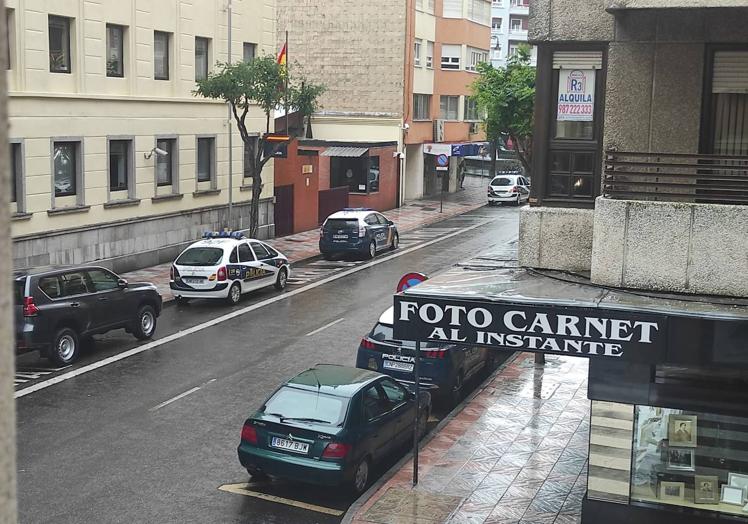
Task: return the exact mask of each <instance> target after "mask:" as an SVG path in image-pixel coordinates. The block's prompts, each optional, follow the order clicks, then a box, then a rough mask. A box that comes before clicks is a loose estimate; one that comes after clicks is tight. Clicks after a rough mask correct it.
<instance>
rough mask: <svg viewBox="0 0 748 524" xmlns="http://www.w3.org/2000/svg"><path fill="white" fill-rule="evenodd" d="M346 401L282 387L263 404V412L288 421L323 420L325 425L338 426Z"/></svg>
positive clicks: (341, 421) (344, 410) (313, 392)
mask: <svg viewBox="0 0 748 524" xmlns="http://www.w3.org/2000/svg"><path fill="white" fill-rule="evenodd" d="M348 400H349V399H348V398H345V397H336V396H333V395H327V394H325V393H318V392H316V391H306V390H303V389H296V388H292V387H288V386H284V387H282V388H280V389H279V390H278V391H276V392H275V395H273V396H272V397H270V400H268V401H267V402H266V403H265V409H264V412H265V413H268V414H271V413H272V414H274V415H279V416H281V417H283V418H289V419H292V418H296V419H317V420H320V421H322V420H324V421H325V422H324V423H326V424H330V425H331V426H338V425H340V424H342V423H343V421H344V420H345V413H346V410H347V408H348ZM319 423H320V424H321V423H322V422H319Z"/></svg>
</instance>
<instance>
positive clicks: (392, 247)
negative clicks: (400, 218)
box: [390, 233, 400, 251]
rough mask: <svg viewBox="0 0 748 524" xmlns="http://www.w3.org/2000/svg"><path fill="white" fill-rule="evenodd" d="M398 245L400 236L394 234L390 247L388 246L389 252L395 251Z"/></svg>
mask: <svg viewBox="0 0 748 524" xmlns="http://www.w3.org/2000/svg"><path fill="white" fill-rule="evenodd" d="M399 245H400V235H398V234H397V233H395V236H393V237H392V245H390V250H391V251H394V250H396V249H397V246H399Z"/></svg>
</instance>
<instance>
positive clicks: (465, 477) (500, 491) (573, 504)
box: [347, 353, 589, 524]
mask: <svg viewBox="0 0 748 524" xmlns="http://www.w3.org/2000/svg"><path fill="white" fill-rule="evenodd" d="M586 381H587V361H586V360H585V359H581V358H573V357H555V356H548V357H547V362H546V364H545V365H544V366H543V365H536V364H535V362H534V357H533V355H530V354H527V353H520V354H518V355H517V356H516V357H515V358H514V359H513V360H512V361H510V362H509V363H508V364H507V365H506V366H505V367H504V368H503V369H502V370H501V371H500V372H499V373H498V374H497V375H496V376H495V377H494V379H493V380H492V381H491V382H490V383H489V384H488V385H487V386H485V387H484V389H482V390H481V391H480V392H479V393H478V394H477V395H476V396H475V397H474V398H473V399H472V400H471V401H470V402H469V403H467V404H466V405H465V406H464V408H463V409H462V410H461V411H460V412H459V413H458V414H457V415H456V416H455V417H454V418H453V419H452V420H451V421H450V422H449V423H448V424H446V425H445V426H444V427H443V428H442V429H441V431H439V432H438V433H437V434H436V435H435V436H434V438H432V439H431V440H430V441H429V442H428V443H427V444H426V445H425V446H424V448H423V449H422V450H421V452H420V455H419V461H420V469H419V480H420V482H419V484H418V486H417V487H416V488H413V487H412V484H411V481H412V470H413V463H412V461H408V462H407V463H406V464H404V465H403V466H402V468H401V469H400V470H399V471H398V472H397V473H396V474H395V475H394V476H393V477H392V478H391V479H390V480H389V481H387V482H386V483H385V484H384V485H382V486H381V487H380V488H379V489H378V490H377V491H376V493H375V494H374V495H373V496H372V497H371V498H370V499H369V500H368V501H366V503H364V504H363V505H362V506H360V507H358V508H357V509H352V514H349V515H347V520H349V519H350V522H352V523H353V524H374V523H376V524H441V523H450V524H452V523H453V524H458V523H459V524H463V523H470V524H478V523H485V524H518V523H521V524H525V523H526V524H551V523H555V524H572V523H577V522H579V519H580V513H581V505H582V498H583V497H584V493H585V490H586V483H587V481H586V475H587V449H588V434H589V401H588V400H587V388H586Z"/></svg>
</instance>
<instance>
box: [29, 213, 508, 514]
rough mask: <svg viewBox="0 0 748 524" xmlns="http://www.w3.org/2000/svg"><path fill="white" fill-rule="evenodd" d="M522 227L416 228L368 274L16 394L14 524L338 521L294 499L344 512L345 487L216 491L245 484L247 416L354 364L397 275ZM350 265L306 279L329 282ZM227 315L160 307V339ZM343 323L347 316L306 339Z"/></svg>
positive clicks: (300, 268) (214, 307)
mask: <svg viewBox="0 0 748 524" xmlns="http://www.w3.org/2000/svg"><path fill="white" fill-rule="evenodd" d="M517 220H518V210H517V209H516V208H512V207H499V208H489V207H484V208H481V209H478V210H477V211H474V212H472V213H469V214H467V215H463V216H461V217H455V218H453V219H450V220H448V221H445V222H442V223H439V224H435V225H434V226H432V227H431V228H425V229H434V230H441V231H436V234H431V235H429V234H428V233H429V232H428V231H425V229H424V230H422V231H421V232H415V233H413V239H412V241H411V242H408V241H407V237H408V234H404V235H403V239H402V241H403V244H404V246H403V247H402V248H401V249H400V250H398V251H397V252H395V253H394V255H395V256H394V257H393V256H392V254H383V255H380V256H378V257H377V260H381V263H378V264H377V265H374V266H373V267H369V268H366V269H363V270H361V271H358V272H356V273H353V274H350V275H348V276H344V277H342V278H338V279H336V280H333V281H331V282H327V283H324V284H322V285H317V284H315V283H314V281H313V280H310V281H304V282H303V283H300V284H298V285H296V286H291V287H289V289H288V290H287V291H286V293H287V294H288V293H289V292H293V291H296V290H305V291H303V292H300V293H298V294H296V295H294V296H290V297H289V298H287V299H283V300H278V301H276V302H274V303H271V304H267V305H264V306H262V307H259V308H257V309H255V310H253V311H250V312H247V313H245V314H242V315H239V316H236V317H235V318H232V319H230V320H227V321H225V322H222V323H219V324H217V325H213V326H207V327H205V328H204V329H200V330H198V331H196V332H194V333H191V334H190V335H188V336H185V337H183V338H179V339H177V340H174V341H171V342H167V343H165V344H163V345H160V346H158V347H155V348H153V349H150V350H148V351H145V352H142V353H139V354H137V355H134V356H131V357H129V358H126V359H123V360H119V361H116V362H113V363H111V364H108V365H106V366H103V367H100V368H99V369H95V370H92V371H90V372H87V373H83V374H80V375H79V376H76V377H74V378H71V379H69V380H65V381H62V382H60V383H57V384H54V385H52V386H51V387H48V388H46V389H42V390H40V391H36V392H34V393H31V394H28V395H26V396H23V397H21V398H19V399H18V401H17V409H18V412H17V419H18V434H17V440H18V466H17V467H18V491H19V514H20V522H23V523H32V522H33V523H36V522H54V523H60V524H62V523H73V522H75V523H110V522H111V523H115V522H116V523H120V522H121V523H141V522H142V523H170V522H174V523H177V522H179V523H184V522H199V523H213V522H216V523H219V522H220V523H233V522H235V523H255V522H262V523H275V522H283V523H322V522H325V523H327V522H338V521H339V520H340V518H341V517H340V516H334V515H329V514H324V513H319V512H316V511H311V510H309V509H305V508H303V507H298V505H299V504H298V503H301V504H302V505H303V504H304V503H309V504H315V505H318V506H323V507H325V508H330V509H332V510H340V511H345V509H346V508H347V507H348V506H349V505H350V504H351V503H352V502H353V500H352V498H351V497H347V496H344V495H341V493H340V492H341V490H331V489H328V488H314V487H310V486H304V485H290V484H285V483H270V484H266V485H257V486H250V487H249V489H250V490H252V491H253V492H256V493H260V494H265V495H268V494H269V495H273V496H278V497H282V498H283V499H284V501H282V502H276V501H271V500H263V499H259V498H256V497H249V496H246V495H239V494H234V493H227V492H225V491H221V490H219V489H218V488H219V487H220V486H222V485H231V484H240V483H245V482H247V480H248V475H247V473H246V471H244V470H243V469H242V467H241V466H240V464H239V463H238V460H237V457H236V446H237V444H238V441H239V433H240V430H241V426H242V423H243V422H244V419H245V418H246V417H247V416H248V415H249V414H251V412H252V411H253V410H254V409H256V408H257V407H258V406H259V405H260V404H261V403H262V401H263V400H264V399H265V398H266V397H267V395H268V394H270V393H271V392H272V390H273V389H274V388H275V387H276V386H277V385H278V383H280V382H281V381H283V380H285V379H287V378H289V377H291V376H293V375H295V374H297V373H298V372H300V371H302V370H303V369H305V368H307V367H309V366H311V365H314V364H316V363H318V362H332V363H339V364H350V365H354V364H355V354H356V348H357V346H358V342H359V340H360V339H361V336H362V335H363V334H365V333H366V332H367V331H368V330H370V329H371V327H372V326H373V323H374V322H375V321H376V319H377V318H378V316H379V315H380V313H381V312H382V311H384V310H385V309H386V308H387V307H388V306H390V305H391V304H392V295H393V292H394V287H395V285H396V283H397V281H398V279H399V278H400V277H401V276H402V275H403V274H404V273H406V272H409V271H420V272H424V273H426V274H434V273H436V272H439V271H441V270H443V269H446V268H448V267H450V266H451V265H453V264H455V263H457V262H459V261H462V260H465V259H466V258H469V257H471V256H474V255H475V254H477V253H480V252H482V251H485V250H488V249H489V248H491V247H493V246H497V245H503V244H506V243H507V242H509V241H512V240H514V239H515V238H516V236H517ZM480 223H485V224H484V225H482V226H480V227H478V228H475V229H472V230H470V231H465V232H463V233H461V234H459V235H456V236H453V237H452V238H448V239H445V240H442V241H437V242H435V243H433V244H432V245H429V246H428V247H423V248H422V249H418V250H415V251H413V252H411V253H407V254H404V255H402V256H397V254H398V253H402V252H404V251H406V250H407V249H410V248H412V247H414V246H417V245H420V244H422V242H420V241H417V239H426V238H431V239H434V238H439V237H440V236H442V235H443V234H447V233H448V232H449V231H451V230H453V231H457V230H462V228H465V227H470V226H473V225H475V224H480ZM432 233H433V232H432ZM419 235H421V236H419ZM315 264H316V265H315ZM294 267H295V271H296V272H302V273H303V272H304V270H305V268H307V269H308V268H310V267H313V268H320V267H322V268H323V269H324V267H325V266H321V265H320V264H319V263H317V261H309V262H307V263H301V264H297V265H295V266H294ZM349 269H350V267H346V268H345V269H344V270H349ZM344 270H341V269H333V270H329V271H328V273H324V271H322V272H320V271H317V270H315V271H312V272H311V273H309V272H307V274H314V275H319V278H325V277H329V276H331V275H335V274H338V273H341V272H342V271H344ZM315 286H316V287H315ZM277 295H278V293H277V292H276V291H274V290H272V288H271V289H270V290H266V291H261V292H258V293H254V294H252V295H250V296H249V297H247V299H245V300H243V301H242V303H241V304H240V305H239V306H237V307H236V308H234V311H236V310H241V309H242V308H246V307H247V306H251V305H253V304H260V303H262V301H264V300H266V299H268V298H272V297H275V296H277ZM231 311H232V309H231V308H227V307H225V306H222V305H220V304H215V303H209V302H202V301H196V302H193V303H191V304H189V305H187V306H179V307H177V306H174V307H169V308H166V309H165V310H164V313H163V315H162V316H161V318H160V319H159V327H158V331H157V336H158V338H164V337H165V336H167V335H170V334H174V333H179V332H180V331H181V330H184V329H187V328H190V327H193V326H195V325H198V324H200V323H203V322H205V321H206V320H210V319H213V318H218V317H220V316H222V315H225V314H226V313H229V312H231ZM339 319H344V320H342V321H340V322H337V323H335V324H334V325H332V326H330V327H329V328H327V329H324V330H322V331H320V332H318V333H316V334H312V335H309V334H310V333H312V332H313V331H315V330H318V329H319V328H321V327H323V326H325V325H327V324H329V323H332V322H334V321H336V320H339ZM137 345H138V344H136V343H135V342H134V341H133V339H132V338H131V337H130V336H128V335H126V334H124V333H120V332H117V333H113V334H110V335H107V336H105V337H101V338H100V339H98V340H97V341H96V344H95V347H94V348H93V349H92V350H90V351H89V352H88V353H87V354H86V355H85V356H84V358H83V359H82V361H81V362H79V363H78V364H76V366H75V367H74V368H71V369H80V368H83V367H84V366H86V365H88V364H91V363H93V362H97V361H101V360H102V359H104V358H106V357H109V356H112V355H116V354H118V353H121V352H122V351H125V350H128V349H130V348H133V347H136V346H137ZM45 366H46V364H45V363H44V361H41V360H37V359H36V357H35V356H33V355H30V356H26V357H23V358H21V359H19V368H22V369H27V370H43V371H42V374H40V375H39V376H38V377H36V378H35V379H33V380H32V379H30V380H27V381H26V382H19V383H18V384H17V391H19V390H20V391H22V390H23V388H25V387H28V386H29V385H33V384H34V383H38V382H40V381H43V380H45V379H48V378H50V377H54V376H59V375H61V374H62V373H65V372H69V371H70V370H71V369H67V370H63V371H50V370H48V369H47V368H46V367H45ZM32 375H33V373H31V374H29V373H27V374H26V375H24V376H25V377H27V378H28V377H31V376H32ZM196 388H199V389H196ZM187 392H189V394H187V395H186V396H183V397H181V398H178V399H177V400H173V399H174V398H175V397H178V396H180V395H183V394H185V393H187ZM172 400H173V401H172ZM169 401H171V402H169ZM166 402H169V403H168V404H164V403H166ZM396 459H397V457H393V462H394V461H395V460H396ZM388 466H389V464H387V465H383V466H382V467H381V468H380V471H379V472H378V473H377V474H379V473H381V471H382V470H385V469H386V467H388ZM289 501H290V503H291V504H293V503H294V502H296V503H297V504H296V506H294V505H289Z"/></svg>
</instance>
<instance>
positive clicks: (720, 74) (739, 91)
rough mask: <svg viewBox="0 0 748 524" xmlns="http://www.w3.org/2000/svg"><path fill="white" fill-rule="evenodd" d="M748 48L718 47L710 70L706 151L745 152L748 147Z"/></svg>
mask: <svg viewBox="0 0 748 524" xmlns="http://www.w3.org/2000/svg"><path fill="white" fill-rule="evenodd" d="M746 79H748V51H745V50H730V51H721V50H720V51H715V52H714V56H713V65H712V71H711V90H710V93H709V98H710V104H708V105H706V107H707V111H709V110H711V115H709V117H710V118H709V119H708V121H709V128H708V129H707V131H708V136H709V139H708V143H707V144H706V147H707V148H708V150H707V151H706V152H707V153H710V154H715V155H730V156H745V154H746V151H748V94H746V93H747V92H748V81H747V80H746Z"/></svg>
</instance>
